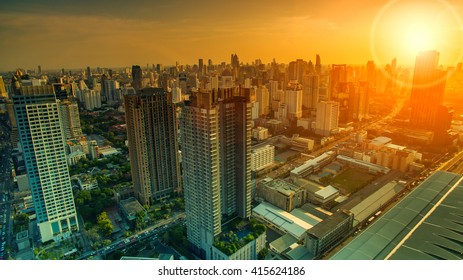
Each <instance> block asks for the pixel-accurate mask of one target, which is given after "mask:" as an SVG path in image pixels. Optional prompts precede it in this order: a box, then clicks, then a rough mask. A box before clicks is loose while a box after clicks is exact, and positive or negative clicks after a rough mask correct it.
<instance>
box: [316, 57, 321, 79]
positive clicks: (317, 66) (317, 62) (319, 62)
mask: <svg viewBox="0 0 463 280" xmlns="http://www.w3.org/2000/svg"><path fill="white" fill-rule="evenodd" d="M315 73H317V74H318V75H321V74H322V63H321V60H320V55H318V54H317V56H316V58H315Z"/></svg>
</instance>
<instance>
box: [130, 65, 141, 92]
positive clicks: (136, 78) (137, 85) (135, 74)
mask: <svg viewBox="0 0 463 280" xmlns="http://www.w3.org/2000/svg"><path fill="white" fill-rule="evenodd" d="M132 87H133V88H134V89H135V90H136V91H138V90H140V89H142V88H143V71H142V70H141V67H140V66H139V65H133V66H132Z"/></svg>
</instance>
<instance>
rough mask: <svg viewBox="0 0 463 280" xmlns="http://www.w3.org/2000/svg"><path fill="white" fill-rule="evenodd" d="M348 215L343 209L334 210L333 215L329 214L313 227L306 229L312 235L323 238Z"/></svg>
mask: <svg viewBox="0 0 463 280" xmlns="http://www.w3.org/2000/svg"><path fill="white" fill-rule="evenodd" d="M349 215H351V214H348V213H347V212H344V211H336V212H335V213H333V215H331V216H329V217H328V218H326V219H325V220H323V222H322V223H319V224H317V225H316V226H314V227H313V228H311V229H309V230H308V231H307V234H310V235H311V236H313V237H317V238H323V237H324V236H325V235H327V234H328V233H329V232H331V231H333V229H335V228H336V227H337V226H338V225H339V224H340V223H341V222H342V221H344V220H345V219H346V218H347V217H348V216H349Z"/></svg>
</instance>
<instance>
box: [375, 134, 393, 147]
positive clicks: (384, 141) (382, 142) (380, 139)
mask: <svg viewBox="0 0 463 280" xmlns="http://www.w3.org/2000/svg"><path fill="white" fill-rule="evenodd" d="M391 142H392V139H391V138H389V137H384V136H379V137H376V138H374V139H372V140H371V141H370V143H371V144H374V145H379V146H384V145H386V144H388V143H391Z"/></svg>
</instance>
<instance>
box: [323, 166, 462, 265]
mask: <svg viewBox="0 0 463 280" xmlns="http://www.w3.org/2000/svg"><path fill="white" fill-rule="evenodd" d="M462 181H463V177H462V175H460V174H455V173H449V172H443V171H438V172H436V173H434V174H433V175H431V176H430V177H429V178H428V179H426V180H425V181H424V182H423V183H421V184H420V185H419V186H417V187H416V188H415V189H414V190H413V191H412V192H411V193H410V194H409V195H407V196H406V197H404V198H403V199H402V200H401V201H400V202H399V203H398V204H397V205H395V206H394V207H393V208H391V209H390V210H389V211H387V212H386V213H384V214H382V215H381V216H380V217H378V218H377V219H376V221H375V222H373V223H372V224H371V225H370V226H369V227H368V228H367V229H366V230H365V231H363V232H362V233H361V234H359V235H358V236H357V237H356V238H355V239H354V240H352V241H351V242H350V243H349V244H347V245H346V246H345V247H344V248H342V249H341V250H340V251H339V252H337V253H336V254H335V255H334V256H333V257H332V259H334V260H375V259H379V260H384V259H391V260H406V259H413V260H436V259H437V260H439V259H447V260H450V259H454V260H456V259H463V246H462V244H463V226H462V225H463V208H462V207H461V197H462V196H463V183H462Z"/></svg>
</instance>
